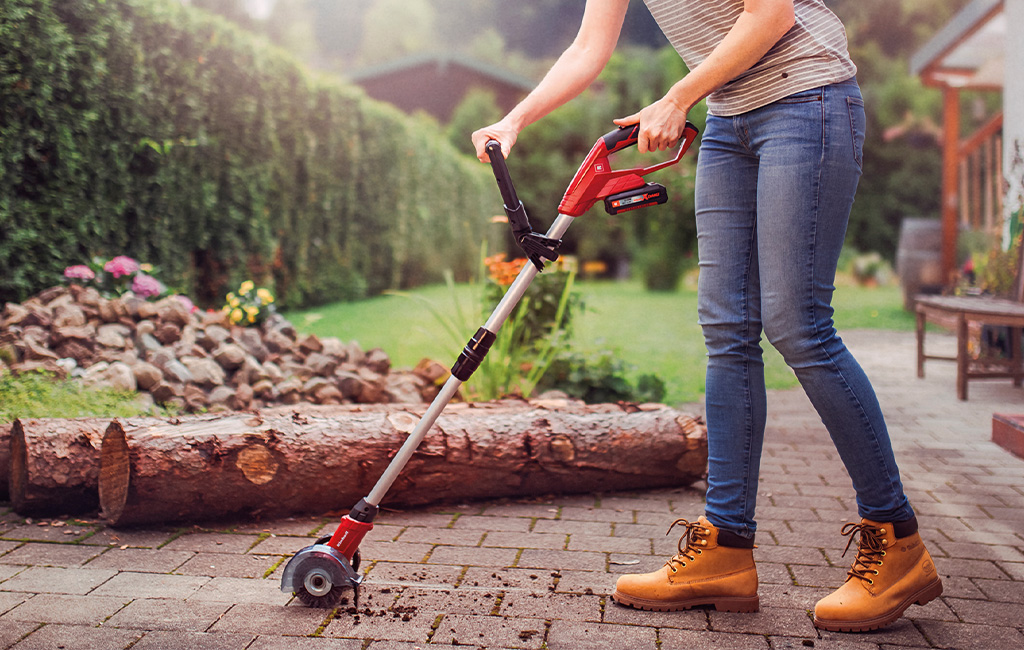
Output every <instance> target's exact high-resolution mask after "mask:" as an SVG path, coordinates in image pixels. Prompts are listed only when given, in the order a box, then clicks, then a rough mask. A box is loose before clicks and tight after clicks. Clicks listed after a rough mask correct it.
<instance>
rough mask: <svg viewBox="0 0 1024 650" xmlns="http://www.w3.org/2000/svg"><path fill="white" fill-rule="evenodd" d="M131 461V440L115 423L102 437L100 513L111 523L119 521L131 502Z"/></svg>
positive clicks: (115, 421) (117, 423)
mask: <svg viewBox="0 0 1024 650" xmlns="http://www.w3.org/2000/svg"><path fill="white" fill-rule="evenodd" d="M130 480H131V460H130V454H129V450H128V437H127V436H126V435H125V433H124V428H123V427H122V426H121V424H120V423H119V422H118V421H117V420H114V421H113V422H111V423H110V426H108V427H107V431H106V433H104V434H103V446H102V450H101V453H100V481H99V493H100V511H101V512H102V513H103V516H104V517H106V518H107V519H108V520H110V521H118V520H120V519H121V515H122V514H123V513H124V507H125V504H126V503H127V502H128V485H129V482H130Z"/></svg>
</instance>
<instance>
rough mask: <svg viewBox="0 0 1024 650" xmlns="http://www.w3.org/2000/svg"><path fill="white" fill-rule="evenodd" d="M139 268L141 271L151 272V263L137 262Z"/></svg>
mask: <svg viewBox="0 0 1024 650" xmlns="http://www.w3.org/2000/svg"><path fill="white" fill-rule="evenodd" d="M139 270H140V271H142V272H143V273H152V272H153V265H152V264H139Z"/></svg>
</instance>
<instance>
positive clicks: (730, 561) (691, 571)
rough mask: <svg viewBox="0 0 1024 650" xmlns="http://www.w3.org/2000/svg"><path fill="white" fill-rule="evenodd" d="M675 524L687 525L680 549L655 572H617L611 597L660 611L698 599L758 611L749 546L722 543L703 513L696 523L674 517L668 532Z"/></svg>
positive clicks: (724, 607) (691, 604)
mask: <svg viewBox="0 0 1024 650" xmlns="http://www.w3.org/2000/svg"><path fill="white" fill-rule="evenodd" d="M676 524H682V525H683V526H685V527H686V531H685V532H684V533H683V536H682V537H681V538H680V539H679V553H678V554H677V555H675V556H673V557H672V558H671V559H670V560H669V561H668V562H666V563H665V566H663V567H661V568H660V569H659V570H657V571H654V572H653V573H643V574H638V575H624V576H621V577H619V580H618V582H617V583H616V585H615V593H613V594H612V598H613V599H615V602H617V603H619V604H622V605H629V606H631V607H636V608H638V609H649V610H653V611H658V612H671V611H676V610H680V609H690V608H691V607H695V606H697V605H712V606H714V608H715V609H717V610H719V611H723V612H756V611H757V610H758V599H757V569H756V568H754V551H753V548H732V547H728V546H721V545H720V544H719V543H718V533H719V531H718V529H717V528H715V527H714V526H713V525H712V524H711V522H709V521H708V520H707V519H705V518H704V517H703V516H701V517H700V518H698V519H697V521H696V522H694V523H690V522H688V521H686V520H685V519H678V520H676V521H675V522H674V523H673V524H672V526H670V527H669V531H670V532H671V530H672V528H673V527H675V526H676ZM684 541H685V545H684ZM751 546H753V545H752V544H751Z"/></svg>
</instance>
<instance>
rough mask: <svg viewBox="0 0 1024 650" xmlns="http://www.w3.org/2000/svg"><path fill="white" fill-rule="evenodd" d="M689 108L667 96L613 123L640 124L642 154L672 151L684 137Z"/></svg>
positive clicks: (639, 142) (639, 146)
mask: <svg viewBox="0 0 1024 650" xmlns="http://www.w3.org/2000/svg"><path fill="white" fill-rule="evenodd" d="M689 112H690V107H689V106H681V105H680V104H679V103H678V102H677V100H675V99H674V98H672V97H670V96H665V97H662V98H661V99H659V100H658V101H656V102H654V103H653V104H651V105H650V106H648V107H646V108H644V109H643V110H641V111H640V112H639V113H633V114H632V115H630V116H629V117H621V118H619V119H617V120H613V122H614V123H615V124H616V125H617V126H629V125H631V124H636V123H637V122H639V123H640V134H639V140H638V141H637V148H638V149H639V150H640V153H647V152H649V151H664V150H666V149H670V148H672V147H673V146H675V144H676V143H677V142H679V139H680V138H681V137H682V136H683V128H684V127H685V126H686V114H687V113H689Z"/></svg>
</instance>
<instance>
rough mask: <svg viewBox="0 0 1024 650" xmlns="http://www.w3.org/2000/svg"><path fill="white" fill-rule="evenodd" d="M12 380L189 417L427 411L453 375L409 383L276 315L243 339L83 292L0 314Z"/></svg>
mask: <svg viewBox="0 0 1024 650" xmlns="http://www.w3.org/2000/svg"><path fill="white" fill-rule="evenodd" d="M5 367H6V368H5ZM8 370H9V371H13V372H16V373H20V372H26V371H32V370H46V371H49V372H51V373H53V374H55V375H57V376H59V377H77V378H80V379H81V380H82V381H83V382H85V383H86V384H89V385H95V386H108V387H111V388H115V389H121V390H126V391H139V393H140V394H141V395H142V396H143V398H144V399H149V398H151V399H152V400H153V402H155V403H158V404H165V405H166V404H169V405H175V406H177V407H179V408H184V409H186V410H189V411H197V410H224V409H232V410H242V409H249V408H261V407H264V406H269V405H273V404H297V403H299V402H311V403H314V404H352V403H362V404H368V403H390V402H395V403H408V402H422V401H430V400H431V399H433V397H434V396H435V395H436V394H437V391H438V385H439V383H441V382H443V381H444V380H445V378H446V375H447V372H448V371H447V369H446V368H444V367H443V366H441V365H440V364H437V363H433V362H426V361H425V362H423V363H421V364H420V365H419V366H418V367H417V368H416V369H415V370H413V371H412V372H391V360H390V359H389V358H388V356H387V354H385V353H384V351H383V350H380V349H374V350H369V351H364V350H362V349H361V348H360V347H359V345H358V343H354V342H351V343H343V342H342V341H341V340H339V339H337V338H327V337H325V338H318V337H317V336H315V335H312V334H309V335H304V336H300V335H299V334H298V333H297V332H296V330H295V328H294V327H293V326H292V325H291V324H290V323H289V322H288V321H286V320H285V319H283V318H281V317H280V316H278V315H274V316H271V317H270V318H269V319H268V320H267V321H266V322H265V323H264V324H262V325H261V326H258V327H256V326H250V327H238V326H232V325H231V324H230V323H229V322H228V320H227V318H226V316H225V315H224V314H222V313H220V312H200V311H195V310H194V309H190V303H188V301H185V300H182V299H180V298H179V297H178V296H171V297H168V298H165V299H163V300H160V301H158V302H148V301H145V300H142V299H140V298H137V297H132V296H125V297H121V298H115V299H106V298H104V297H102V296H101V295H100V294H99V292H98V291H96V290H95V289H94V288H91V287H89V288H84V287H80V286H77V285H72V286H69V287H53V288H51V289H47V290H45V291H43V292H41V293H39V294H38V295H36V296H34V297H32V298H30V299H29V300H27V301H26V302H24V303H22V304H14V303H8V304H7V305H6V306H5V307H4V309H3V312H2V313H0V374H2V373H3V372H5V371H8ZM147 395H148V396H149V398H147V397H145V396H147Z"/></svg>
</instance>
